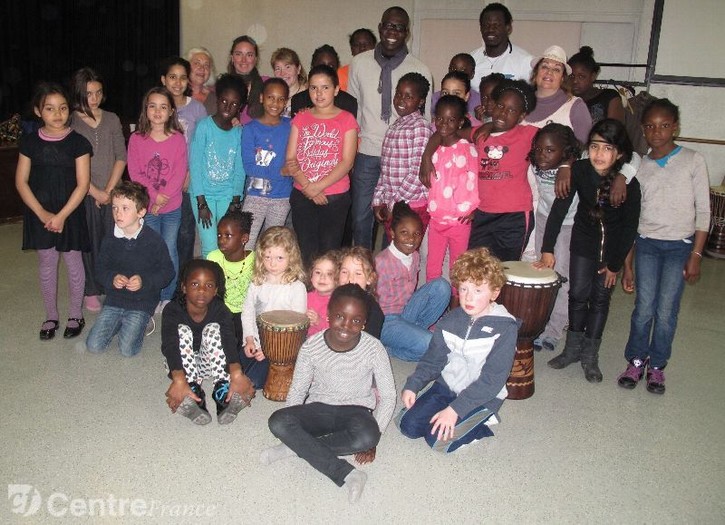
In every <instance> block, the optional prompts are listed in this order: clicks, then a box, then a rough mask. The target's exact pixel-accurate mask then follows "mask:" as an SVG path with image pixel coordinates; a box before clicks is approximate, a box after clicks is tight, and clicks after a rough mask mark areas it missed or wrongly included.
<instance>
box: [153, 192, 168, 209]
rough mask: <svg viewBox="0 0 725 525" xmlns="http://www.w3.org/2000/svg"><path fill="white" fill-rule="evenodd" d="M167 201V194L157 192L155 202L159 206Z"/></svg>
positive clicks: (161, 206) (162, 205)
mask: <svg viewBox="0 0 725 525" xmlns="http://www.w3.org/2000/svg"><path fill="white" fill-rule="evenodd" d="M168 202H169V196H168V195H164V194H163V193H159V194H158V195H156V204H158V206H159V208H163V207H164V206H166V204H167V203H168Z"/></svg>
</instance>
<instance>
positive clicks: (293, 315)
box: [257, 310, 308, 328]
mask: <svg viewBox="0 0 725 525" xmlns="http://www.w3.org/2000/svg"><path fill="white" fill-rule="evenodd" d="M257 319H258V321H259V322H260V323H265V324H267V325H270V326H275V327H278V328H297V327H302V326H304V325H306V324H307V323H308V320H307V316H306V315H305V314H301V313H299V312H294V311H292V310H270V311H269V312H264V313H263V314H259V317H258V318H257Z"/></svg>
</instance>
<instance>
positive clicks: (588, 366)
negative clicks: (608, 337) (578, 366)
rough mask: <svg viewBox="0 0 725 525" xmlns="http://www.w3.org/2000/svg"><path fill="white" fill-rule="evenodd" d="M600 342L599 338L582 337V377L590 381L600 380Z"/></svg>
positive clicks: (599, 381) (596, 381) (598, 381)
mask: <svg viewBox="0 0 725 525" xmlns="http://www.w3.org/2000/svg"><path fill="white" fill-rule="evenodd" d="M601 344H602V340H601V339H589V338H588V337H587V338H585V339H584V346H583V347H582V353H581V360H582V368H583V369H584V377H586V379H587V381H589V382H590V383H601V382H602V371H601V370H599V347H600V346H601Z"/></svg>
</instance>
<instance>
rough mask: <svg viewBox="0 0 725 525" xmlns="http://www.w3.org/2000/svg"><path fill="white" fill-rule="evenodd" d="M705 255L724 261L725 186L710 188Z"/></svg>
mask: <svg viewBox="0 0 725 525" xmlns="http://www.w3.org/2000/svg"><path fill="white" fill-rule="evenodd" d="M705 253H707V254H708V255H709V256H710V257H716V258H718V259H725V186H712V187H711V188H710V233H709V235H708V236H707V245H706V246H705Z"/></svg>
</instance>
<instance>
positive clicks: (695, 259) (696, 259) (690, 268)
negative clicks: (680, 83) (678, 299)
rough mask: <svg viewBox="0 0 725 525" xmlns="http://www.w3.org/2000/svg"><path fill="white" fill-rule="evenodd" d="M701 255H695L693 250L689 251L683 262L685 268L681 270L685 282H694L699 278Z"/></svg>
mask: <svg viewBox="0 0 725 525" xmlns="http://www.w3.org/2000/svg"><path fill="white" fill-rule="evenodd" d="M701 261H702V257H700V256H699V255H697V254H696V253H695V252H692V253H690V257H689V258H688V259H687V262H686V263H685V269H684V270H683V271H682V276H683V277H684V278H685V281H687V284H695V283H696V282H697V281H698V279H700V262H701Z"/></svg>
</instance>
